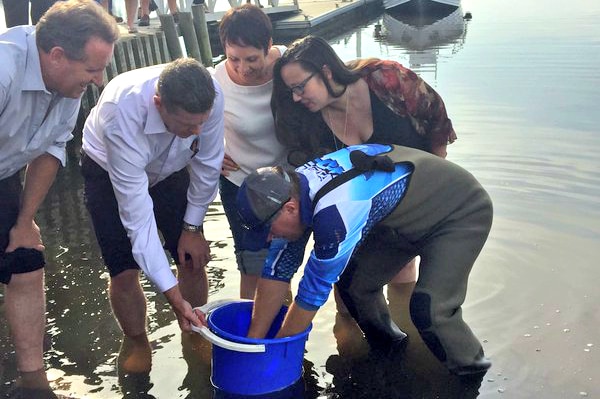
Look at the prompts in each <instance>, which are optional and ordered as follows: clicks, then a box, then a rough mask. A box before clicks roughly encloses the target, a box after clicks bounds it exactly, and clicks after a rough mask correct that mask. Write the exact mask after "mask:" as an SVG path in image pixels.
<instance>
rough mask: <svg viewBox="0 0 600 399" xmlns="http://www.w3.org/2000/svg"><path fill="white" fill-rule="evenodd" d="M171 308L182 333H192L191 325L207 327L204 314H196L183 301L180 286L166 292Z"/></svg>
mask: <svg viewBox="0 0 600 399" xmlns="http://www.w3.org/2000/svg"><path fill="white" fill-rule="evenodd" d="M164 294H165V297H166V298H167V300H168V301H169V304H170V305H171V308H172V309H173V311H174V312H175V316H177V322H178V323H179V327H180V328H181V330H182V331H186V332H190V331H192V328H191V325H192V324H194V325H196V326H200V325H206V319H205V317H204V315H203V314H202V312H194V311H193V310H192V306H191V305H190V304H189V303H188V302H187V301H186V300H185V299H183V296H181V291H180V290H179V286H177V285H176V286H174V287H172V288H170V289H168V290H166V291H165V292H164Z"/></svg>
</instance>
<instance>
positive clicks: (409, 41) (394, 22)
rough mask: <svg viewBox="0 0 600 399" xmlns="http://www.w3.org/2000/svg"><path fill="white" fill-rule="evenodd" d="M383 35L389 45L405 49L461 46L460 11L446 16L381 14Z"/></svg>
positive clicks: (463, 24)
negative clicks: (454, 44)
mask: <svg viewBox="0 0 600 399" xmlns="http://www.w3.org/2000/svg"><path fill="white" fill-rule="evenodd" d="M382 22H383V24H382V25H383V32H382V33H383V35H385V37H386V38H387V41H388V43H392V44H397V45H400V46H402V47H404V48H405V49H407V50H412V51H424V50H428V49H434V48H439V47H441V46H445V45H448V44H452V43H456V44H462V42H463V41H464V36H465V33H466V24H465V19H464V18H463V13H462V8H461V7H458V8H456V9H455V10H454V11H452V12H451V13H448V14H446V15H442V16H440V15H436V16H432V15H400V14H396V13H389V12H388V13H385V14H384V15H383V21H382Z"/></svg>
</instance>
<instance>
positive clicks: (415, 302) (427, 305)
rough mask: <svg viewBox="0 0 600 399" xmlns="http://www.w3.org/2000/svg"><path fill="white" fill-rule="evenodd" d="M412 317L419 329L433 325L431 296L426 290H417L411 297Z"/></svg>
mask: <svg viewBox="0 0 600 399" xmlns="http://www.w3.org/2000/svg"><path fill="white" fill-rule="evenodd" d="M410 317H411V319H412V322H413V324H414V325H415V327H417V329H418V330H419V331H422V330H426V329H428V328H431V326H432V324H433V323H432V318H431V297H430V296H429V294H426V293H424V292H415V293H413V295H412V297H411V298H410Z"/></svg>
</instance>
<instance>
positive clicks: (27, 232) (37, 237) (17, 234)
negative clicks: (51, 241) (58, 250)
mask: <svg viewBox="0 0 600 399" xmlns="http://www.w3.org/2000/svg"><path fill="white" fill-rule="evenodd" d="M17 248H31V249H36V250H38V251H43V250H44V249H45V247H44V244H43V243H42V235H41V234H40V228H39V227H38V225H37V224H36V223H35V221H33V220H31V221H30V223H17V224H15V225H14V226H13V228H12V229H10V233H9V242H8V246H7V247H6V252H13V251H14V250H15V249H17Z"/></svg>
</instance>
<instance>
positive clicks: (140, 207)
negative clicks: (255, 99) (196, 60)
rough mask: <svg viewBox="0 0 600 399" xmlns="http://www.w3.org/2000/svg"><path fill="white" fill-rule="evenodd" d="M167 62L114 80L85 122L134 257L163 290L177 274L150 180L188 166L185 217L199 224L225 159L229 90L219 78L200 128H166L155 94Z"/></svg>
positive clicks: (86, 142)
mask: <svg viewBox="0 0 600 399" xmlns="http://www.w3.org/2000/svg"><path fill="white" fill-rule="evenodd" d="M164 67H165V65H156V66H152V67H147V68H141V69H136V70H133V71H130V72H126V73H123V74H121V75H119V76H117V77H115V78H114V79H113V80H111V81H110V82H109V84H108V85H107V86H106V87H105V88H104V90H103V92H102V95H101V96H100V99H99V100H98V104H97V105H96V106H95V107H94V108H93V109H92V111H91V112H90V115H89V116H88V118H87V120H86V123H85V126H84V129H83V149H84V151H85V152H86V154H87V155H88V156H89V157H90V158H92V159H93V160H94V161H96V162H97V163H98V164H99V165H100V166H101V167H102V168H104V169H105V170H106V171H107V172H108V174H109V176H110V179H111V182H112V184H113V189H114V191H115V196H116V198H117V201H118V204H119V213H120V217H121V221H122V222H123V226H124V227H125V229H126V230H127V234H128V235H129V238H130V240H131V246H132V248H133V257H134V259H135V260H136V262H137V263H138V265H139V266H140V268H141V269H142V270H143V271H144V273H145V274H146V276H148V278H149V279H150V280H151V281H152V282H153V283H154V284H155V285H156V286H157V287H158V289H159V290H160V291H161V292H164V291H167V290H169V289H170V288H172V287H173V286H175V285H176V284H177V280H176V278H175V276H174V275H173V273H172V271H171V269H170V266H169V262H168V259H167V256H166V254H165V252H164V249H163V247H162V245H161V241H160V238H159V235H158V230H157V227H156V221H155V219H154V213H153V203H152V199H151V197H150V194H149V192H148V187H151V186H153V185H155V184H156V183H158V182H160V181H161V180H163V179H165V178H166V177H168V176H169V175H171V174H172V173H174V172H176V171H179V170H181V169H183V168H184V167H186V166H188V165H189V172H190V186H189V188H188V193H187V200H188V205H187V209H186V213H185V216H184V221H186V222H187V223H190V224H194V225H200V224H202V222H203V220H204V217H205V215H206V212H207V210H208V206H209V204H210V203H211V202H212V201H213V200H214V199H215V197H216V194H217V189H218V180H219V174H220V171H221V164H222V162H223V95H222V92H221V89H220V87H219V85H218V83H217V82H216V81H214V80H213V82H214V84H215V90H216V92H217V95H216V98H215V102H214V105H213V108H212V110H211V112H210V115H209V117H208V119H207V121H206V122H205V123H204V124H203V125H202V127H201V132H200V135H199V136H191V137H188V138H180V137H177V136H175V135H174V134H172V133H170V132H168V131H167V128H166V127H165V124H164V123H163V121H162V119H161V117H160V114H159V113H158V110H157V109H156V106H155V105H154V101H153V97H154V95H155V94H156V83H157V81H158V77H159V75H160V73H161V71H162V70H163V69H164ZM196 138H197V139H198V147H197V149H198V152H197V153H196V154H195V155H194V152H193V151H192V150H191V147H192V143H193V141H194V140H195V139H196Z"/></svg>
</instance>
